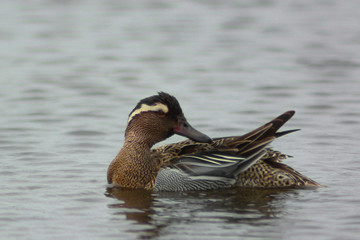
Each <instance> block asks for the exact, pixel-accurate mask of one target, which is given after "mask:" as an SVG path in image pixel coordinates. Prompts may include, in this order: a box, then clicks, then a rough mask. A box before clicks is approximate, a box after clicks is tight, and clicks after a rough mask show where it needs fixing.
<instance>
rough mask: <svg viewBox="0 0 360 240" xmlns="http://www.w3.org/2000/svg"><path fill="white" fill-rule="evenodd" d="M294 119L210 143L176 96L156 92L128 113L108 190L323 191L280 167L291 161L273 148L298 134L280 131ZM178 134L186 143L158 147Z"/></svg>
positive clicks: (277, 120)
mask: <svg viewBox="0 0 360 240" xmlns="http://www.w3.org/2000/svg"><path fill="white" fill-rule="evenodd" d="M294 114H295V111H292V110H291V111H286V112H285V113H283V114H281V115H280V116H278V117H276V118H274V119H273V120H271V121H269V122H268V123H266V124H264V125H262V126H260V127H258V128H256V129H255V130H252V131H250V132H248V133H247V134H244V135H240V136H229V137H220V138H214V139H212V138H210V137H209V136H207V135H205V134H204V133H202V132H200V131H198V130H196V129H195V128H194V127H192V126H191V125H190V124H189V122H188V121H187V119H186V118H185V115H184V113H183V111H182V109H181V107H180V104H179V102H178V100H177V99H176V98H175V97H174V96H172V95H170V94H168V93H165V92H158V94H157V95H153V96H150V97H147V98H144V99H142V100H140V101H139V102H138V103H137V105H136V106H135V108H134V109H133V110H132V111H131V112H130V114H129V117H128V121H127V127H126V130H125V140H124V144H123V146H122V148H121V150H120V151H119V153H118V154H117V155H116V157H115V158H114V159H113V161H112V162H111V163H110V165H109V167H108V171H107V181H108V184H109V185H111V186H114V187H120V188H126V189H145V190H150V191H205V190H216V189H223V188H235V187H239V188H240V187H245V188H286V187H297V188H298V187H300V188H303V187H304V188H305V187H320V186H321V185H320V184H319V183H317V182H316V181H314V180H312V179H310V178H308V177H306V176H304V175H302V174H301V173H299V172H298V171H296V170H294V169H293V168H291V167H289V166H288V165H286V164H284V163H283V162H282V161H283V160H284V159H287V158H289V157H291V156H289V155H287V154H283V153H281V152H279V151H275V150H273V149H272V148H271V147H269V144H270V143H271V142H272V141H274V140H275V139H277V138H279V137H282V136H284V135H287V134H289V133H292V132H295V131H298V130H299V129H293V130H288V131H282V132H279V131H278V130H279V129H280V128H281V127H282V126H283V125H284V124H285V123H286V122H287V121H288V120H289V119H290V118H291V117H292V116H293V115H294ZM174 134H177V135H180V136H183V137H186V138H187V139H186V140H184V141H181V142H177V143H172V144H167V145H164V146H160V147H154V145H155V144H157V143H158V142H161V141H163V140H165V139H167V138H169V137H171V136H173V135H174Z"/></svg>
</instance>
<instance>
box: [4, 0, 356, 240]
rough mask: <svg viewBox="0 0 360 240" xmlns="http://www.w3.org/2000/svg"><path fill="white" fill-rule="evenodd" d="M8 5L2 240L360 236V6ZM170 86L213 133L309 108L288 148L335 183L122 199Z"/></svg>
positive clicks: (282, 145) (307, 168)
mask: <svg viewBox="0 0 360 240" xmlns="http://www.w3.org/2000/svg"><path fill="white" fill-rule="evenodd" d="M0 6H1V8H0V9H1V10H0V11H1V14H0V22H1V24H0V49H1V54H0V67H1V71H0V84H1V85H0V86H1V87H0V100H1V101H0V112H1V117H0V153H1V161H0V182H1V188H0V203H1V204H0V238H1V239H309V238H311V239H356V238H357V236H358V235H359V233H360V231H359V225H360V194H359V192H360V187H359V185H358V182H359V181H360V175H359V170H360V161H359V155H360V150H359V146H358V145H359V140H360V127H359V126H360V120H359V119H360V111H359V109H360V108H359V103H360V82H359V76H360V71H359V69H360V68H359V66H360V58H359V54H358V52H360V41H359V39H360V31H359V28H358V22H359V14H358V9H359V7H360V6H359V4H358V3H357V2H356V1H340V2H335V1H310V0H309V1H302V2H301V3H300V2H298V3H291V2H278V1H221V2H217V1H179V2H172V1H134V2H125V1H91V0H83V1H31V2H27V1H3V2H2V3H1V4H0ZM157 91H167V92H170V93H171V94H173V95H175V96H176V97H177V98H178V100H179V101H180V103H181V105H182V107H183V110H184V112H185V115H186V116H187V119H188V120H189V122H190V123H191V124H192V125H193V126H195V127H196V128H198V129H199V130H201V131H202V132H204V133H206V134H208V135H210V136H212V137H219V136H227V135H234V134H243V133H246V132H247V131H250V130H252V129H254V128H256V127H258V126H260V125H261V124H263V123H265V122H266V121H268V120H270V119H272V118H273V117H276V116H277V115H279V114H281V113H282V112H284V111H286V110H290V109H293V110H296V111H297V114H296V115H295V117H294V119H292V120H291V121H290V122H289V123H288V124H287V125H286V126H285V128H284V129H291V128H301V129H302V131H300V132H296V133H293V134H291V135H289V136H286V137H284V138H280V139H278V141H276V142H274V143H273V144H272V145H273V147H274V148H276V149H277V150H281V151H283V152H285V153H287V154H290V155H293V156H294V158H292V159H289V160H287V161H288V164H289V165H290V166H292V167H294V168H295V169H297V170H299V171H300V172H302V173H303V174H305V175H307V176H309V177H311V178H313V179H314V180H316V181H318V182H320V183H322V184H324V185H326V186H327V187H326V188H320V189H315V190H314V189H309V190H299V189H284V190H249V189H248V190H244V189H242V190H240V189H233V190H222V191H210V192H199V193H149V192H146V191H123V192H119V191H116V190H114V189H113V190H107V185H106V171H107V167H108V165H109V163H110V162H111V160H112V159H113V157H114V156H115V155H116V154H117V152H118V151H119V149H120V147H121V145H122V142H123V134H124V129H125V127H126V121H127V116H128V114H129V112H130V111H131V110H132V109H133V107H134V106H135V105H136V103H137V101H138V100H139V99H141V98H144V97H148V96H150V95H153V94H155V93H156V92H157ZM182 139H183V138H181V137H172V138H171V139H169V140H167V141H166V143H169V142H175V141H180V140H182ZM109 191H110V192H109Z"/></svg>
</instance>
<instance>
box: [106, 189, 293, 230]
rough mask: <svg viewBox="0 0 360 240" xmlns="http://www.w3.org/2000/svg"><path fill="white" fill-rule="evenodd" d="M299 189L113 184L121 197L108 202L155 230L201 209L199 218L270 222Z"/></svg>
mask: <svg viewBox="0 0 360 240" xmlns="http://www.w3.org/2000/svg"><path fill="white" fill-rule="evenodd" d="M297 191H298V190H297V189H293V188H292V189H291V188H282V189H254V188H232V189H221V190H211V191H201V192H199V191H190V192H158V193H154V192H151V191H147V190H144V189H136V190H130V189H125V188H119V187H111V188H110V187H109V188H107V191H106V196H108V197H112V198H115V199H118V200H121V202H118V203H113V204H109V205H108V207H109V208H112V209H116V210H115V211H114V214H115V215H125V216H126V219H127V220H133V221H135V222H136V223H138V224H147V225H150V226H153V227H154V228H155V229H152V231H153V233H155V232H157V231H158V230H159V228H164V227H166V226H169V225H172V224H175V223H176V222H179V221H188V220H189V219H192V220H194V215H196V214H197V213H200V216H199V219H198V220H199V221H203V220H205V221H206V220H209V219H210V218H211V219H212V220H214V219H215V218H219V219H221V220H223V221H226V222H230V223H244V224H246V223H248V224H260V225H261V224H267V222H266V220H269V221H271V219H274V218H277V217H279V216H281V215H282V213H283V208H284V206H283V202H284V200H286V199H287V198H288V197H289V195H296V194H297ZM201 213H203V214H204V216H206V217H205V219H204V218H203V217H201ZM195 218H196V217H195ZM264 220H265V221H264ZM146 231H149V229H147V230H146Z"/></svg>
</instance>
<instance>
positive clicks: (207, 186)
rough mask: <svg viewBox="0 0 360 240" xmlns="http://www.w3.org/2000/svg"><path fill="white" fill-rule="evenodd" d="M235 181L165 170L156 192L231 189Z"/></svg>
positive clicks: (158, 176) (158, 180) (162, 171)
mask: <svg viewBox="0 0 360 240" xmlns="http://www.w3.org/2000/svg"><path fill="white" fill-rule="evenodd" d="M234 184H235V179H233V178H225V177H214V176H189V175H187V174H186V173H183V172H181V171H179V170H177V169H171V168H165V169H162V170H160V171H159V173H158V175H157V177H156V182H155V187H154V190H155V191H199V190H211V189H218V188H230V187H231V186H233V185H234Z"/></svg>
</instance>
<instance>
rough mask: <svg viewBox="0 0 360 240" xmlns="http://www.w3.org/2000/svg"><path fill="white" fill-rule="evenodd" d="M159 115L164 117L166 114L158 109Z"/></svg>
mask: <svg viewBox="0 0 360 240" xmlns="http://www.w3.org/2000/svg"><path fill="white" fill-rule="evenodd" d="M157 113H158V115H159V117H165V116H166V113H164V112H163V111H158V112H157Z"/></svg>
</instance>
